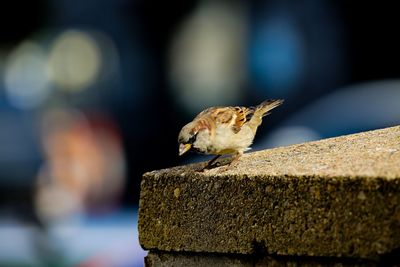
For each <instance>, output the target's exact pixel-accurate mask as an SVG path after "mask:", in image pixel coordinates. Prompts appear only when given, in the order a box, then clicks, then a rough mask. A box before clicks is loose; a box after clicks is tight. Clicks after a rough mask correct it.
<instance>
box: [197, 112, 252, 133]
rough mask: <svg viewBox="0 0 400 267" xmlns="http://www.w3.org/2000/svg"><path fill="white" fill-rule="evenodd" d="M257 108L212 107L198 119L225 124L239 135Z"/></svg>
mask: <svg viewBox="0 0 400 267" xmlns="http://www.w3.org/2000/svg"><path fill="white" fill-rule="evenodd" d="M254 111H255V108H252V107H250V108H247V107H212V108H209V109H206V110H204V111H202V112H201V113H200V114H199V115H198V116H197V118H204V117H209V118H211V120H212V121H214V122H215V123H216V124H225V125H227V126H228V127H232V131H233V132H234V133H238V132H239V131H240V129H241V128H242V126H243V125H244V124H245V123H246V122H248V121H249V120H250V119H251V117H252V116H253V114H254Z"/></svg>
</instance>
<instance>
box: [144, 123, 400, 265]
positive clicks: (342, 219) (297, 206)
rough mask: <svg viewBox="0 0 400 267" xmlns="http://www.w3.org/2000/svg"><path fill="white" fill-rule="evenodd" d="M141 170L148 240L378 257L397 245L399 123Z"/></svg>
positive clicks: (161, 244) (207, 248) (178, 246)
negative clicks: (210, 165) (219, 164)
mask: <svg viewBox="0 0 400 267" xmlns="http://www.w3.org/2000/svg"><path fill="white" fill-rule="evenodd" d="M199 166H200V165H198V164H197V165H196V164H194V165H188V166H181V167H175V168H171V169H164V170H160V171H153V172H149V173H146V174H144V176H143V179H142V184H141V195H140V207H139V239H140V243H141V245H142V246H143V247H144V248H145V249H158V250H165V251H192V252H219V253H241V254H252V253H258V254H259V253H262V254H263V253H269V254H278V255H308V256H337V257H341V256H343V257H357V258H372V259H376V258H378V257H379V255H381V254H384V253H388V252H390V251H392V250H393V249H395V248H398V247H400V127H399V126H396V127H391V128H386V129H382V130H376V131H370V132H365V133H360V134H355V135H348V136H342V137H337V138H331V139H326V140H321V141H317V142H310V143H305V144H299V145H293V146H288V147H281V148H276V149H270V150H264V151H259V152H255V153H248V154H246V155H244V156H243V158H242V159H241V161H240V162H239V164H238V165H237V166H235V167H234V168H232V169H230V170H228V171H225V172H221V171H220V168H215V169H212V170H208V171H205V172H203V173H200V172H196V171H195V170H196V169H198V168H199Z"/></svg>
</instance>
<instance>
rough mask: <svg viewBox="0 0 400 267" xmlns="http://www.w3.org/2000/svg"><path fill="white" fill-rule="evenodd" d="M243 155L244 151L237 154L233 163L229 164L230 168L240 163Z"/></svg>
mask: <svg viewBox="0 0 400 267" xmlns="http://www.w3.org/2000/svg"><path fill="white" fill-rule="evenodd" d="M242 155H243V151H238V152H236V154H235V156H234V157H233V159H232V161H231V162H230V163H229V166H234V165H236V163H238V161H239V159H240V157H241V156H242Z"/></svg>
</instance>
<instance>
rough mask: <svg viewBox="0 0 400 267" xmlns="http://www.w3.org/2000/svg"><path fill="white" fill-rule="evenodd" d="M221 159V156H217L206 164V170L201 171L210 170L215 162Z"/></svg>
mask: <svg viewBox="0 0 400 267" xmlns="http://www.w3.org/2000/svg"><path fill="white" fill-rule="evenodd" d="M219 157H221V155H216V156H215V157H214V158H212V159H211V160H210V161H209V162H208V163H207V164H206V166H204V168H203V169H201V171H204V170H205V169H209V168H210V167H211V166H212V165H213V164H214V162H215V161H216V160H217V159H219Z"/></svg>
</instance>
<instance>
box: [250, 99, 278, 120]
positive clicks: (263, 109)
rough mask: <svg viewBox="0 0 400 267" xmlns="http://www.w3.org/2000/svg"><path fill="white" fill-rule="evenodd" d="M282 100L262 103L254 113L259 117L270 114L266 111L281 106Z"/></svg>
mask: <svg viewBox="0 0 400 267" xmlns="http://www.w3.org/2000/svg"><path fill="white" fill-rule="evenodd" d="M283 101H284V100H283V99H268V100H265V101H264V102H262V103H261V104H260V105H258V106H257V107H256V113H258V115H259V116H262V117H264V116H266V115H268V114H270V113H268V111H270V110H272V109H274V108H276V107H278V106H280V105H282V103H283Z"/></svg>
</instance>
